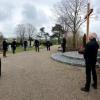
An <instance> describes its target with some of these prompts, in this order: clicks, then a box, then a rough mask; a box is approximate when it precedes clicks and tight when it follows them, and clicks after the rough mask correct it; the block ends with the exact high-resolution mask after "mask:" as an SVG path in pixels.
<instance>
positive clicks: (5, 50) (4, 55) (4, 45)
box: [3, 39, 8, 57]
mask: <svg viewBox="0 0 100 100" xmlns="http://www.w3.org/2000/svg"><path fill="white" fill-rule="evenodd" d="M7 49H8V43H7V41H6V39H4V41H3V57H6V52H7Z"/></svg>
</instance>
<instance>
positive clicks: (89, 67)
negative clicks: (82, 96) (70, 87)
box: [81, 33, 99, 92]
mask: <svg viewBox="0 0 100 100" xmlns="http://www.w3.org/2000/svg"><path fill="white" fill-rule="evenodd" d="M98 48H99V45H98V43H97V41H96V34H95V33H92V34H90V35H89V42H88V43H87V44H86V46H85V51H84V58H85V64H86V84H85V87H83V88H81V90H82V91H85V92H89V90H90V83H91V72H92V76H93V84H92V87H93V88H94V89H97V74H96V62H97V52H98Z"/></svg>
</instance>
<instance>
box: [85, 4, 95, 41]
mask: <svg viewBox="0 0 100 100" xmlns="http://www.w3.org/2000/svg"><path fill="white" fill-rule="evenodd" d="M92 12H93V9H91V8H90V3H88V5H87V15H86V16H85V19H86V20H87V32H86V33H87V41H88V36H89V24H90V20H89V19H90V15H91V13H92Z"/></svg>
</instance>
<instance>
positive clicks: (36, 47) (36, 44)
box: [34, 40, 40, 52]
mask: <svg viewBox="0 0 100 100" xmlns="http://www.w3.org/2000/svg"><path fill="white" fill-rule="evenodd" d="M39 45H40V43H39V41H38V40H35V41H34V46H35V50H36V52H37V51H38V52H39Z"/></svg>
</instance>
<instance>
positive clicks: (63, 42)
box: [62, 38, 66, 53]
mask: <svg viewBox="0 0 100 100" xmlns="http://www.w3.org/2000/svg"><path fill="white" fill-rule="evenodd" d="M62 52H63V53H64V52H66V38H63V40H62Z"/></svg>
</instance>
